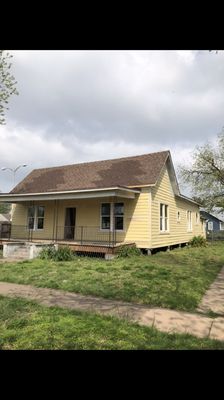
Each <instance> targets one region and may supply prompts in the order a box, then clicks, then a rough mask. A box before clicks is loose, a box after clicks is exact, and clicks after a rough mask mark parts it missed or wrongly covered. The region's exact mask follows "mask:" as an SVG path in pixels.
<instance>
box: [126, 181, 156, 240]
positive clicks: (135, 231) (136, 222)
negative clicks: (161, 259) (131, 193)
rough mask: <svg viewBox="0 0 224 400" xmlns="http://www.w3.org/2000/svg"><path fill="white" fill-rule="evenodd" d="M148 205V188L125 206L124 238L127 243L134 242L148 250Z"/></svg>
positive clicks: (142, 190)
mask: <svg viewBox="0 0 224 400" xmlns="http://www.w3.org/2000/svg"><path fill="white" fill-rule="evenodd" d="M150 204H151V194H150V191H149V188H144V189H143V188H142V189H141V193H140V194H139V195H137V196H136V198H135V199H134V200H131V201H130V200H129V201H128V202H127V204H126V214H125V221H126V227H127V229H126V236H125V240H126V241H128V242H135V243H136V245H137V246H138V247H142V248H144V247H145V248H148V246H149V244H150V240H151V238H150V233H151V229H150Z"/></svg>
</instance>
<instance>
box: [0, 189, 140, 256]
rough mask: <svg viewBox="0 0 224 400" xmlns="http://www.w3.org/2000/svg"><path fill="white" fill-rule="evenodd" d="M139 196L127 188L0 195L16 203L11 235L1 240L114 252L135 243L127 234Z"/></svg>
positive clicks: (1, 199) (0, 199)
mask: <svg viewBox="0 0 224 400" xmlns="http://www.w3.org/2000/svg"><path fill="white" fill-rule="evenodd" d="M138 195H139V190H135V189H129V188H125V187H115V188H106V189H104V188H102V189H98V190H79V191H70V192H52V193H32V194H19V195H18V194H17V195H14V194H8V195H0V201H1V202H3V201H4V202H10V203H13V210H12V226H11V231H10V235H8V237H6V238H1V239H0V240H1V241H10V242H21V243H22V242H29V243H39V244H40V245H41V244H47V243H48V244H51V243H54V244H55V243H57V244H58V245H59V246H62V245H63V246H65V245H69V247H71V248H72V249H74V251H94V249H95V250H96V251H98V252H104V253H106V252H108V253H109V252H113V251H116V249H117V248H118V247H119V246H120V245H123V244H133V242H132V241H130V240H128V237H127V232H128V229H129V225H130V222H131V215H132V210H133V209H134V206H135V203H136V198H137V196H138ZM113 249H114V250H113Z"/></svg>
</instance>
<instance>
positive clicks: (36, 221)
mask: <svg viewBox="0 0 224 400" xmlns="http://www.w3.org/2000/svg"><path fill="white" fill-rule="evenodd" d="M29 207H34V217H33V218H34V225H33V228H29V216H28V209H29ZM38 207H44V217H43V220H45V206H43V205H41V204H40V205H35V206H28V209H27V230H28V231H43V230H44V227H43V228H38V227H37V226H38V224H37V223H38V216H37V208H38ZM30 218H32V217H30ZM39 218H42V217H39Z"/></svg>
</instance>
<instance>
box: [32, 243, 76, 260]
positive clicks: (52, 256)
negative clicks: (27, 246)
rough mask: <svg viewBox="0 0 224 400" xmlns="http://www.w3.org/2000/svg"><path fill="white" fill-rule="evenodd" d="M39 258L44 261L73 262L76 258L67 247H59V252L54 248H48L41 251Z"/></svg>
mask: <svg viewBox="0 0 224 400" xmlns="http://www.w3.org/2000/svg"><path fill="white" fill-rule="evenodd" d="M39 257H40V258H41V259H42V260H54V261H71V260H72V259H73V258H74V254H73V253H72V251H71V249H70V248H69V247H67V246H65V247H59V249H58V250H56V249H55V248H54V247H53V246H48V247H46V248H44V249H42V250H41V252H40V254H39Z"/></svg>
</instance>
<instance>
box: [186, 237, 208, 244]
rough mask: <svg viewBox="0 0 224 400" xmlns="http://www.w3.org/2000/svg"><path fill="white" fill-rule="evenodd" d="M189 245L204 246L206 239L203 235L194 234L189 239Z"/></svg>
mask: <svg viewBox="0 0 224 400" xmlns="http://www.w3.org/2000/svg"><path fill="white" fill-rule="evenodd" d="M189 245H190V246H191V247H206V246H207V241H206V239H205V238H204V237H203V236H194V237H193V238H192V239H191V240H190V241H189Z"/></svg>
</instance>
